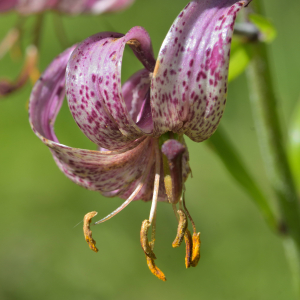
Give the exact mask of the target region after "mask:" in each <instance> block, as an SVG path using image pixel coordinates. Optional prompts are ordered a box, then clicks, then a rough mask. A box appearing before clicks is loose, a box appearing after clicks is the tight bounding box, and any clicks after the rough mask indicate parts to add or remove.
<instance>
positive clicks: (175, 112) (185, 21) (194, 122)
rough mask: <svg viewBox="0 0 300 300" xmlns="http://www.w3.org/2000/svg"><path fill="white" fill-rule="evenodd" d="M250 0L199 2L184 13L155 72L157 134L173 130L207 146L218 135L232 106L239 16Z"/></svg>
mask: <svg viewBox="0 0 300 300" xmlns="http://www.w3.org/2000/svg"><path fill="white" fill-rule="evenodd" d="M250 1H251V0H250ZM250 1H249V0H242V1H236V0H195V1H192V2H190V3H189V4H188V5H187V6H186V7H185V8H184V9H183V11H182V12H181V13H180V14H179V16H178V17H177V19H176V20H175V22H174V23H173V25H172V27H171V29H170V30H169V32H168V34H167V36H166V38H165V40H164V42H163V44H162V46H161V49H160V52H159V56H158V59H157V63H156V66H155V70H154V72H153V79H152V89H151V106H152V110H153V122H154V134H155V135H160V134H162V133H164V132H166V131H168V130H171V131H174V132H177V133H185V134H186V135H188V136H189V137H190V138H191V139H192V140H194V141H196V142H201V141H203V140H205V139H207V138H209V137H210V136H211V135H212V134H213V132H214V131H215V130H216V128H217V125H218V123H219V121H220V119H221V117H222V115H223V110H224V106H225V103H226V96H227V75H228V64H229V55H230V45H231V37H232V34H233V26H234V22H235V18H236V14H237V12H238V11H239V10H240V9H241V8H242V7H243V6H245V5H247V4H248V3H249V2H250Z"/></svg>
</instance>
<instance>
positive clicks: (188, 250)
mask: <svg viewBox="0 0 300 300" xmlns="http://www.w3.org/2000/svg"><path fill="white" fill-rule="evenodd" d="M184 241H185V267H186V268H187V269H188V268H189V267H190V266H191V259H192V248H193V241H192V235H191V233H190V231H189V230H188V229H187V230H186V231H185V234H184Z"/></svg>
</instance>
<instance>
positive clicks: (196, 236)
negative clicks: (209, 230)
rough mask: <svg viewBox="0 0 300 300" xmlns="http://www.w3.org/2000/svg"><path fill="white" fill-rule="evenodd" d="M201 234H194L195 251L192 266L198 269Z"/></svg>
mask: <svg viewBox="0 0 300 300" xmlns="http://www.w3.org/2000/svg"><path fill="white" fill-rule="evenodd" d="M200 246H201V241H200V232H198V233H194V234H193V251H192V261H191V266H192V267H196V266H197V265H198V262H199V259H200Z"/></svg>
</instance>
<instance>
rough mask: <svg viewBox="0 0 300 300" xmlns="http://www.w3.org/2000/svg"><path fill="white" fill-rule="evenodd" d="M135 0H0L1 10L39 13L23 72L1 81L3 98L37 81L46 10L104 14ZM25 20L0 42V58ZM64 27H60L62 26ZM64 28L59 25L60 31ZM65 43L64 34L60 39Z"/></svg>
mask: <svg viewBox="0 0 300 300" xmlns="http://www.w3.org/2000/svg"><path fill="white" fill-rule="evenodd" d="M133 1H134V0H26V1H24V0H0V13H5V12H8V11H11V10H14V11H16V12H18V13H19V14H21V15H23V16H28V15H31V14H39V15H37V16H36V24H35V25H34V28H33V32H34V34H33V42H32V44H30V45H29V46H28V47H27V48H26V54H25V63H24V66H23V69H22V71H21V73H20V74H19V76H18V78H17V79H16V80H15V81H13V82H12V81H10V80H7V79H1V80H0V97H1V96H6V95H8V94H10V93H12V92H14V91H16V90H18V89H19V88H21V87H22V86H23V85H24V84H25V83H26V82H27V80H28V79H29V78H30V79H31V80H32V81H33V82H35V81H36V80H37V79H38V77H39V71H38V69H37V67H36V65H37V60H38V46H39V45H38V41H39V37H40V35H41V27H42V20H43V12H45V11H47V10H54V11H56V12H59V13H64V14H71V15H77V14H83V13H84V14H102V13H106V12H114V11H118V10H121V9H125V8H126V7H128V6H129V5H131V4H132V3H133ZM23 25H24V20H23V19H22V18H19V20H18V24H17V26H16V28H12V29H11V30H10V31H9V32H8V33H7V35H6V37H5V38H4V39H3V40H2V42H1V43H0V58H2V57H3V56H4V55H5V54H6V52H7V51H8V50H10V48H12V47H13V46H14V45H15V44H16V43H17V41H18V40H19V39H20V35H21V33H22V31H24V26H23ZM60 27H61V26H60ZM61 30H62V29H61V28H60V31H61ZM61 40H63V42H64V43H66V40H65V37H63V38H61Z"/></svg>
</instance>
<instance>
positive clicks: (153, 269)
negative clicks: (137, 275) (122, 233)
mask: <svg viewBox="0 0 300 300" xmlns="http://www.w3.org/2000/svg"><path fill="white" fill-rule="evenodd" d="M146 259H147V265H148V267H149V270H150V271H151V273H152V274H153V275H155V276H156V277H157V278H158V279H160V280H162V281H166V280H167V278H166V276H165V274H164V273H163V272H162V271H161V270H160V269H159V268H158V267H157V266H156V265H155V263H154V260H153V259H152V258H150V257H149V256H147V255H146Z"/></svg>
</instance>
